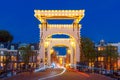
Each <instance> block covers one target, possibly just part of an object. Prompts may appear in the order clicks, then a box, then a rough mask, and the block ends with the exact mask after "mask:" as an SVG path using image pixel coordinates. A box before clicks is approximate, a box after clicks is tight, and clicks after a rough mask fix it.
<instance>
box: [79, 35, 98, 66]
mask: <svg viewBox="0 0 120 80" xmlns="http://www.w3.org/2000/svg"><path fill="white" fill-rule="evenodd" d="M95 58H96V53H95V49H94V43H93V42H92V41H91V40H90V39H89V38H86V37H82V38H81V62H85V63H87V64H88V63H89V62H94V61H95Z"/></svg>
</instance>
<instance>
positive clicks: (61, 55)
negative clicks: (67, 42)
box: [50, 45, 71, 68]
mask: <svg viewBox="0 0 120 80" xmlns="http://www.w3.org/2000/svg"><path fill="white" fill-rule="evenodd" d="M50 57H51V63H54V64H55V65H56V66H57V67H58V66H64V67H66V68H70V60H71V52H70V48H69V47H67V46H64V45H62V46H59V45H56V46H53V47H52V48H51V49H50Z"/></svg>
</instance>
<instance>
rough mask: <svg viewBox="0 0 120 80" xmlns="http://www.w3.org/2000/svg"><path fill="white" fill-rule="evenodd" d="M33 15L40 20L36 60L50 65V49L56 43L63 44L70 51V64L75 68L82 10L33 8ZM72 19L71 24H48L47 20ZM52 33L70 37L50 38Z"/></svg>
mask: <svg viewBox="0 0 120 80" xmlns="http://www.w3.org/2000/svg"><path fill="white" fill-rule="evenodd" d="M35 17H36V18H37V19H38V20H39V21H40V22H41V24H40V25H39V28H40V45H39V46H40V47H39V48H40V49H39V56H38V60H39V61H40V60H41V59H42V60H43V64H44V65H50V64H51V61H50V49H51V48H52V47H53V46H55V45H56V44H59V45H61V44H63V45H66V46H68V47H69V48H70V50H71V51H72V56H73V58H71V64H72V65H74V66H73V67H74V68H76V63H77V62H80V29H81V25H80V24H79V22H80V20H81V19H82V18H83V17H84V10H35ZM54 19H57V20H62V19H63V20H71V19H72V20H73V23H72V24H48V22H47V20H54ZM53 34H66V35H69V36H70V38H68V39H66V38H62V39H61V38H57V39H56V38H51V35H53Z"/></svg>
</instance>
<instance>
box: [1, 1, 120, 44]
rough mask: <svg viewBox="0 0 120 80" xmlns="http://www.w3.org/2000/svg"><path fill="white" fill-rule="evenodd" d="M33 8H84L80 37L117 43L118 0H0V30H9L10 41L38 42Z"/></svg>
mask: <svg viewBox="0 0 120 80" xmlns="http://www.w3.org/2000/svg"><path fill="white" fill-rule="evenodd" d="M35 9H42V10H49V9H50V10H55V9H57V10H62V9H63V10H78V9H85V17H84V19H83V20H82V21H81V22H80V23H81V24H82V29H81V35H82V36H86V37H90V38H91V39H92V40H93V41H94V42H98V41H99V40H100V39H104V40H105V41H107V42H120V0H1V1H0V30H1V29H4V30H8V31H10V33H11V34H12V35H13V36H14V41H13V42H27V43H29V42H39V28H38V24H39V23H40V22H39V21H38V20H37V19H36V18H35V17H34V10H35Z"/></svg>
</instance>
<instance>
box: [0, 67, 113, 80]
mask: <svg viewBox="0 0 120 80" xmlns="http://www.w3.org/2000/svg"><path fill="white" fill-rule="evenodd" d="M62 71H63V69H48V70H46V71H43V72H37V73H32V72H24V73H21V74H18V75H16V76H13V77H11V78H5V79H0V80H113V79H111V78H109V77H106V76H104V75H100V74H95V73H89V74H87V73H83V72H78V71H74V70H66V71H65V73H63V74H60V73H61V72H62ZM58 74H60V75H58ZM55 75H56V76H55Z"/></svg>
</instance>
